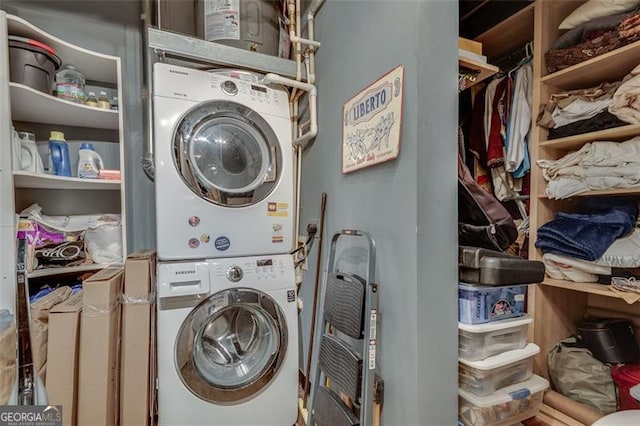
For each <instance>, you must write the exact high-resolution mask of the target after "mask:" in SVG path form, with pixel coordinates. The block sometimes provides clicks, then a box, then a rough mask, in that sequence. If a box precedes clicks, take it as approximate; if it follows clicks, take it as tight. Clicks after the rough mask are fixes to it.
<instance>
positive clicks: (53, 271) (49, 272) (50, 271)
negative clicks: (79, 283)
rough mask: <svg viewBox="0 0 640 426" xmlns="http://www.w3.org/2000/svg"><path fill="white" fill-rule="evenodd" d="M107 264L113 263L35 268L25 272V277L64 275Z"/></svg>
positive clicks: (87, 270)
mask: <svg viewBox="0 0 640 426" xmlns="http://www.w3.org/2000/svg"><path fill="white" fill-rule="evenodd" d="M109 266H113V265H106V264H101V263H91V264H89V265H80V266H69V267H66V268H45V269H36V270H35V271H32V272H29V273H28V274H27V278H42V277H52V276H54V275H65V274H75V273H79V272H91V271H98V270H100V269H104V268H107V267H109Z"/></svg>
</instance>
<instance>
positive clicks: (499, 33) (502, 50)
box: [474, 2, 535, 60]
mask: <svg viewBox="0 0 640 426" xmlns="http://www.w3.org/2000/svg"><path fill="white" fill-rule="evenodd" d="M534 3H535V2H531V4H530V5H529V6H527V7H525V8H524V9H522V10H520V11H518V12H517V13H515V14H513V15H512V16H510V17H509V18H507V19H505V20H504V21H502V22H500V23H499V24H497V25H495V26H493V27H491V28H490V29H489V30H487V31H485V32H484V33H482V34H480V35H479V36H477V37H476V38H475V39H474V40H475V41H479V42H480V43H482V48H483V49H484V54H485V55H487V57H488V58H489V59H490V60H492V59H498V58H501V57H503V56H505V55H507V54H508V53H511V52H513V51H514V50H516V49H518V48H520V47H522V46H524V45H525V44H526V43H528V42H530V41H531V40H532V39H533V13H534V9H535V4H534Z"/></svg>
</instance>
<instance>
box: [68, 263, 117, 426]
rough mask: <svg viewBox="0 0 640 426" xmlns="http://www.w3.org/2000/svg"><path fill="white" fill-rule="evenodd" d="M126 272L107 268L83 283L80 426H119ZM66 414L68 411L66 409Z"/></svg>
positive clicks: (79, 393) (79, 394) (79, 390)
mask: <svg viewBox="0 0 640 426" xmlns="http://www.w3.org/2000/svg"><path fill="white" fill-rule="evenodd" d="M122 277H123V271H122V268H106V269H103V270H101V271H100V272H97V273H96V274H94V275H92V276H91V277H89V278H88V279H86V280H85V281H84V282H83V285H82V287H83V290H82V292H83V303H82V315H81V320H82V326H81V328H80V364H79V371H78V424H79V425H96V426H97V425H105V426H113V425H117V424H118V421H119V419H118V417H119V413H120V412H119V409H118V379H119V374H118V358H119V348H118V345H119V338H120V296H121V294H122ZM63 410H64V408H63Z"/></svg>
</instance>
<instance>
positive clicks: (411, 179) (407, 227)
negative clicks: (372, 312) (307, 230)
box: [301, 0, 457, 425]
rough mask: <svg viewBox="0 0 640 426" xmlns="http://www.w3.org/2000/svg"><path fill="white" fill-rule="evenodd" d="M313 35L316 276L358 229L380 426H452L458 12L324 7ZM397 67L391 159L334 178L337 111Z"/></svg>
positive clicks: (308, 189)
mask: <svg viewBox="0 0 640 426" xmlns="http://www.w3.org/2000/svg"><path fill="white" fill-rule="evenodd" d="M317 36H318V39H319V40H320V41H321V42H322V47H321V48H320V50H319V51H318V55H317V61H316V63H317V76H318V81H317V86H318V94H319V95H318V108H319V110H318V116H319V135H318V137H317V139H316V140H315V142H314V143H313V145H312V146H311V147H310V148H309V149H308V150H307V151H306V152H305V156H304V166H303V170H304V171H303V175H302V182H303V184H302V197H301V200H302V214H301V223H302V225H303V229H304V226H305V225H306V224H307V223H309V222H315V221H316V220H317V219H318V218H319V217H320V200H321V194H322V192H326V193H327V194H328V202H327V214H326V228H325V230H326V232H325V235H324V237H325V242H326V244H325V246H324V250H323V252H324V253H323V264H322V266H323V268H325V267H326V261H327V256H328V248H329V247H328V244H329V241H330V238H331V236H332V235H333V234H334V233H335V232H336V231H338V230H340V229H345V228H355V229H361V230H365V231H369V232H370V233H372V234H373V235H374V237H375V239H376V242H377V248H378V253H377V256H378V262H377V276H378V279H377V280H378V282H379V283H380V290H381V291H380V295H379V297H380V316H381V322H382V325H381V338H380V349H381V358H380V366H381V370H382V377H383V378H384V380H385V405H384V410H383V423H384V424H390V425H414V424H415V425H417V424H420V425H451V424H455V419H456V403H457V393H456V379H457V330H456V327H457V287H456V284H457V269H456V268H457V264H456V235H457V234H456V232H457V231H456V219H455V218H456V212H457V205H456V198H455V197H456V191H457V187H456V186H455V185H456V178H455V170H456V169H455V167H456V166H455V164H456V157H455V156H456V149H457V148H456V131H455V129H456V119H457V111H456V102H457V100H456V89H455V87H456V73H455V70H456V69H457V53H456V49H457V47H456V46H457V45H456V36H457V2H455V1H444V0H443V1H424V0H422V1H420V0H418V1H398V2H381V1H349V2H347V1H328V2H327V3H325V5H324V6H323V8H322V9H321V10H320V13H319V14H318V17H317ZM399 64H402V65H404V67H405V77H404V79H405V88H404V105H403V117H402V119H403V125H402V142H401V150H400V156H399V157H398V158H397V159H396V160H395V161H393V162H390V163H386V164H381V165H377V166H373V167H371V168H368V169H364V170H361V171H357V172H354V173H352V174H349V175H343V174H342V173H341V152H342V148H341V140H342V131H341V126H342V106H343V104H344V103H345V101H347V100H348V99H349V98H351V97H352V96H353V95H354V94H356V93H357V92H358V91H359V90H361V89H362V88H363V87H364V86H366V85H367V84H368V83H370V82H372V81H374V80H376V79H377V78H378V77H380V76H381V75H383V74H384V73H386V72H387V71H388V70H390V69H392V68H394V67H395V66H396V65H399ZM311 256H312V261H311V264H310V268H309V271H307V272H306V273H305V276H304V282H303V287H302V290H301V294H302V298H303V300H304V301H305V306H306V309H305V310H304V311H303V313H302V316H301V321H302V332H303V342H304V343H303V355H304V356H303V358H302V360H301V364H303V363H304V362H306V354H307V348H308V346H307V345H308V334H309V324H310V318H311V301H312V294H313V280H314V271H315V262H316V258H317V252H316V249H314V250H313V252H312V254H311ZM323 275H324V274H323Z"/></svg>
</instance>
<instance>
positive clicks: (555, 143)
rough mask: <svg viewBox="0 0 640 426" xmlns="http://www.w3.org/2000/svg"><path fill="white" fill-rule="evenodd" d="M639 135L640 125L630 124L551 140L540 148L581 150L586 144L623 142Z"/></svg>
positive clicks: (541, 144) (543, 143)
mask: <svg viewBox="0 0 640 426" xmlns="http://www.w3.org/2000/svg"><path fill="white" fill-rule="evenodd" d="M637 135H640V124H629V125H628V126H621V127H614V128H612V129H606V130H599V131H597V132H590V133H583V134H581V135H575V136H569V137H566V138H558V139H551V140H547V141H543V142H540V144H539V146H540V147H543V148H551V149H566V150H570V149H579V148H581V147H582V145H584V144H585V143H586V142H593V141H622V140H626V139H630V138H632V137H634V136H637Z"/></svg>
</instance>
